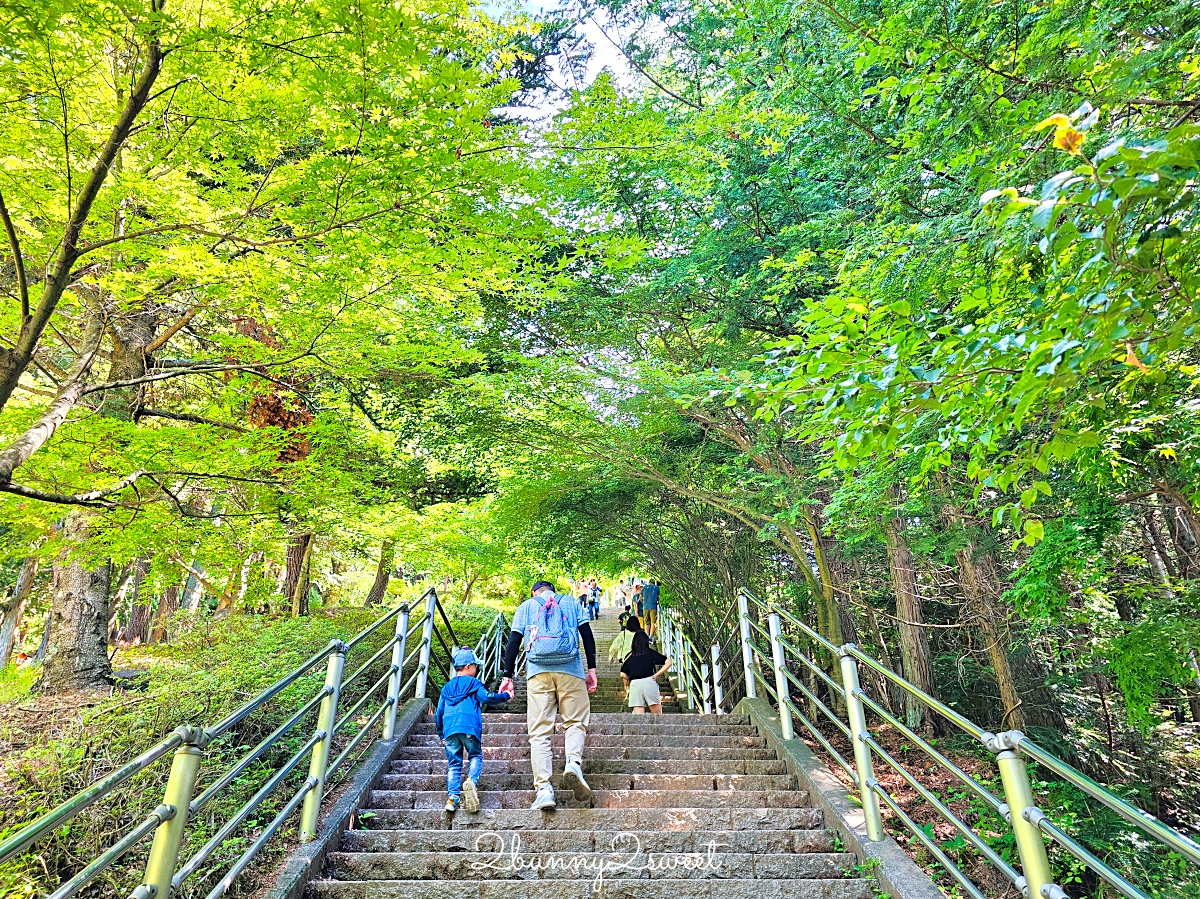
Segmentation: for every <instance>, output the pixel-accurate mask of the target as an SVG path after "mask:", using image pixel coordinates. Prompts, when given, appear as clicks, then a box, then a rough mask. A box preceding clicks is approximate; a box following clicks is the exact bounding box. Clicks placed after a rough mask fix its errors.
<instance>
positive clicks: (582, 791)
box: [563, 759, 592, 800]
mask: <svg viewBox="0 0 1200 899" xmlns="http://www.w3.org/2000/svg"><path fill="white" fill-rule="evenodd" d="M563 783H564V784H565V785H566V786H568V787H570V788H571V789H572V790H574V792H575V798H576V799H579V800H584V799H591V798H592V788H591V787H589V786H588V782H587V781H586V780H584V779H583V768H582V767H580V765H579V762H578V761H576V760H575V759H572V760H571V761H569V762H567V767H566V770H564V771H563Z"/></svg>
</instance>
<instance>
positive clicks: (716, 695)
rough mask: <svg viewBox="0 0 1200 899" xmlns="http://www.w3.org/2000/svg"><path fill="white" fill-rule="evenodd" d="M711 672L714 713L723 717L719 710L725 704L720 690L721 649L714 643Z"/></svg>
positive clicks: (722, 692) (721, 711) (723, 695)
mask: <svg viewBox="0 0 1200 899" xmlns="http://www.w3.org/2000/svg"><path fill="white" fill-rule="evenodd" d="M711 655H712V672H713V676H712V678H713V703H714V704H715V705H716V709H714V711H715V712H716V713H717V714H718V715H724V714H725V710H724V709H723V708H721V706H722V704H723V703H724V702H725V692H724V691H723V690H722V689H721V647H720V646H719V645H718V644H716V643H714V644H713V645H712V653H711Z"/></svg>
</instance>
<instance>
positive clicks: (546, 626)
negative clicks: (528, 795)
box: [500, 581, 598, 811]
mask: <svg viewBox="0 0 1200 899" xmlns="http://www.w3.org/2000/svg"><path fill="white" fill-rule="evenodd" d="M530 593H532V596H531V597H530V598H529V599H527V600H525V602H523V603H521V605H520V606H518V607H517V611H516V613H515V614H514V615H513V623H512V633H511V634H509V637H508V645H507V646H506V647H505V651H504V669H503V670H504V680H503V681H501V683H500V691H501V692H509V693H511V692H512V690H513V682H512V678H513V669H514V667H515V666H516V662H517V654H518V653H519V652H520V650H521V644H522V643H524V644H525V669H526V671H525V675H526V691H525V692H526V704H527V711H526V715H525V726H526V729H527V730H528V732H529V759H530V766H531V767H532V768H533V788H534V790H535V791H536V795H535V796H534V800H533V805H532V806H530V807H531V808H533V809H536V810H540V811H552V810H553V809H554V807H555V802H554V787H552V786H551V785H550V775H551V771H552V769H553V762H554V755H553V750H552V748H551V743H550V738H551V735H552V734H553V733H554V716H555V715H556V714H560V715H562V719H563V726H564V727H565V728H566V735H565V743H566V746H565V748H566V756H567V763H566V768H565V770H564V778H563V779H564V782H565V783H566V784H567V786H569V787H571V788H572V790H573V791H574V793H575V798H576V799H579V800H584V799H590V798H591V796H592V790H591V787H589V786H588V783H587V781H586V780H585V779H584V777H583V746H584V740H585V738H586V736H587V728H588V724H589V723H590V721H591V700H590V699H589V698H588V694H589V693H594V692H595V690H596V685H597V683H598V681H597V678H596V638H595V637H594V636H593V635H592V627H591V625H590V624H589V623H588V622H587V620H586V618H585V614H584V612H583V609H582V607H581V606H580V605H579V603H578V602H577V601H576V600H575V599H574V598H573V597H570V596H562V595H559V594H557V593H555V591H554V585H553V584H552V583H550V582H549V581H538V582H537V583H535V584H534V585H533V588H532V590H531V591H530ZM581 641H582V643H583V651H584V653H586V654H587V669H586V670H585V669H584V661H583V656H582V655H581V654H580V648H579V644H580V642H581Z"/></svg>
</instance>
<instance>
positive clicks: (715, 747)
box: [308, 617, 871, 899]
mask: <svg viewBox="0 0 1200 899" xmlns="http://www.w3.org/2000/svg"><path fill="white" fill-rule="evenodd" d="M595 627H596V637H597V639H598V642H599V643H600V645H601V647H603V648H605V649H606V648H607V645H608V641H609V640H611V639H612V637H613V636H615V635H616V628H617V622H616V620H615V618H611V617H610V618H607V619H601V620H600V621H597V622H595ZM599 655H600V656H601V658H602V659H606V658H607V653H606V652H601V653H600V654H599ZM601 665H602V667H600V669H599V671H598V674H599V688H598V689H597V691H596V693H595V694H593V697H592V698H593V705H592V715H591V721H590V724H589V727H588V736H587V749H586V752H585V754H584V760H583V768H584V771H585V772H586V775H587V778H588V782H589V783H590V785H591V789H592V798H591V799H590V800H589V801H586V802H581V801H576V800H574V799H572V798H569V797H570V795H571V794H570V792H563V793H562V795H561V797H560V801H559V807H558V808H557V810H556V811H554V812H542V811H534V810H531V809H530V808H529V804H530V803H531V802H532V800H533V797H534V791H533V776H532V774H531V772H530V750H529V743H528V740H527V739H526V734H525V715H524V714H521V713H514V711H518V712H519V710H520V708H521V706H520V704H521V703H523V702H524V701H525V696H524V684H523V683H522V682H520V681H518V684H517V690H516V692H517V697H516V699H515V700H514V702H513V703H512V704H511V705H510V706H508V707H506V711H505V712H493V713H488V714H485V715H484V733H485V740H484V743H485V748H484V766H483V775H482V783H483V785H485V786H486V790H485V791H484V793H483V796H482V797H481V798H482V801H483V809H482V810H481V811H480V812H479V813H478V814H466V813H464V812H462V811H460V812H458V813H456V814H454V815H449V814H446V813H444V812H443V811H441V806H442V803H443V801H444V796H445V794H444V793H443V786H444V773H445V769H444V765H445V762H444V755H443V751H442V747H441V746H440V745H439V744H438V740H437V736H436V734H434V732H433V725H432V724H431V723H422V724H419V725H417V727H416V729H415V730H414V731H413V733H412V734H411V735H410V737H409V740H408V743H407V745H405V746H403V747H401V749H400V750H399V751H398V753H397V756H396V759H395V761H394V762H393V764H392V768H391V773H390V774H388V775H386V776H385V777H384V778H383V783H382V784H381V788H380V789H377V790H375V791H374V792H373V794H372V795H371V796H370V797H369V799H368V802H367V805H368V806H369V807H370V808H369V812H370V814H363V815H360V818H361V819H363V820H367V821H369V827H370V829H369V830H354V831H350V832H348V833H347V834H346V835H345V836H344V837H343V839H342V841H341V845H340V851H338V852H335V853H332V854H331V855H330V856H329V858H328V861H327V864H326V870H325V874H324V878H323V879H320V880H315V881H313V882H312V883H310V885H309V888H308V890H309V892H308V899H586V897H591V896H596V895H601V896H607V897H620V899H625V897H628V899H869V897H870V895H871V889H870V882H869V881H867V880H864V879H861V878H856V877H852V876H848V875H847V873H846V872H847V871H848V870H849V869H850V868H851V867H852V866H853V865H854V863H855V859H854V856H853V855H850V854H848V853H842V852H837V851H834V845H833V840H832V837H831V835H830V833H829V832H828V831H826V830H824V829H823V821H822V818H821V814H820V813H819V812H818V811H816V810H815V809H812V808H809V807H808V796H807V794H806V793H805V792H803V791H801V790H798V789H796V784H795V782H794V779H793V777H792V776H791V775H790V774H789V773H788V772H787V769H786V767H785V765H784V763H783V762H781V761H779V760H778V759H777V758H776V757H775V755H774V753H773V752H772V751H771V750H769V749H767V741H766V740H765V739H764V738H763V737H761V736H760V735H759V734H758V732H757V730H756V729H755V728H754V727H752V726H751V725H750V722H749V719H747V718H743V717H737V716H733V715H722V716H716V715H691V714H679V713H678V704H674V705H673V707H672V711H675V712H676V713H675V714H664V715H661V716H660V715H654V716H651V715H636V716H635V715H632V714H629V713H628V712H627V711H626V710H625V708H624V703H623V699H622V696H621V689H620V688H621V681H620V678H619V676H618V675H617V668H616V666H612V665H606V663H605V662H602V663H601ZM663 686H664V687H666V686H667V685H666V684H664V685H663ZM664 693H665V691H664ZM664 702H665V703H668V704H669V702H670V697H668V696H667V695H664ZM665 710H666V709H665V708H664V711H665ZM552 741H553V743H554V747H555V750H556V752H555V755H556V756H557V757H558V758H560V759H561V757H562V756H561V751H562V745H563V736H562V735H561V734H558V733H555V734H554V736H553V737H552ZM560 765H561V762H556V768H555V773H554V774H553V775H552V778H551V780H552V783H553V784H554V785H555V786H556V787H561V786H562V774H561V771H562V768H561V767H560Z"/></svg>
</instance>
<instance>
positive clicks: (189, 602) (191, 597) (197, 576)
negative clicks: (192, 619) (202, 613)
mask: <svg viewBox="0 0 1200 899" xmlns="http://www.w3.org/2000/svg"><path fill="white" fill-rule="evenodd" d="M179 561H180V562H182V559H180V560H179ZM184 569H185V570H186V571H187V578H186V579H185V580H184V582H183V598H182V600H181V604H182V606H183V610H184V611H185V612H194V611H196V610H197V609H198V608H200V600H202V599H203V598H204V582H203V581H202V580H201V577H202V576H203V575H204V566H203V565H202V564H200V562H198V561H195V560H193V561H192V564H191V565H185V566H184Z"/></svg>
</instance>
